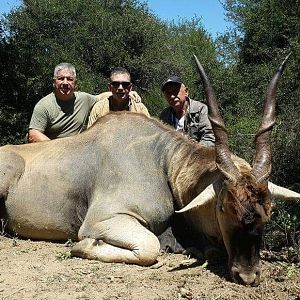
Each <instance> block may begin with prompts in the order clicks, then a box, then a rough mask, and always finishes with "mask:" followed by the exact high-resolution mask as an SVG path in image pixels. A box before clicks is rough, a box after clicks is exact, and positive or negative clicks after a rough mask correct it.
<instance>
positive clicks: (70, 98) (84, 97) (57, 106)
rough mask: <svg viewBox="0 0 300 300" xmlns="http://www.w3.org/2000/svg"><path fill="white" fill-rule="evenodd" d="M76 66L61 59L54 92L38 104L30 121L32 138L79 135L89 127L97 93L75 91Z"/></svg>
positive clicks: (37, 140)
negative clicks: (94, 94)
mask: <svg viewBox="0 0 300 300" xmlns="http://www.w3.org/2000/svg"><path fill="white" fill-rule="evenodd" d="M75 88H76V70H75V67H74V66H73V65H72V64H69V63H61V64H59V65H57V66H56V67H55V69H54V77H53V92H52V93H50V94H49V95H47V96H45V97H44V98H42V99H41V100H40V101H39V102H38V103H37V104H36V105H35V107H34V110H33V114H32V117H31V120H30V124H29V131H28V142H29V143H34V142H42V141H47V140H52V139H56V138H62V137H67V136H72V135H76V134H78V133H81V132H82V131H84V130H85V129H86V127H87V122H88V117H89V113H90V111H91V109H92V107H93V105H94V104H95V103H96V102H97V99H96V97H95V96H93V95H90V94H88V93H84V92H75Z"/></svg>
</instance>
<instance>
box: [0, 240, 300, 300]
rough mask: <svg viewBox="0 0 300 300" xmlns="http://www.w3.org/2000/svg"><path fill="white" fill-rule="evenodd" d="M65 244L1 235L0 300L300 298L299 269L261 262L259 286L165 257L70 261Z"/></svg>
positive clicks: (181, 257) (221, 267)
mask: <svg viewBox="0 0 300 300" xmlns="http://www.w3.org/2000/svg"><path fill="white" fill-rule="evenodd" d="M69 250H70V248H68V247H67V246H66V245H65V244H58V243H49V242H33V241H30V240H20V239H10V238H6V237H0V299H2V300H4V299H18V300H19V299H64V300H65V299H103V300H104V299H106V300H110V299H130V300H140V299H147V300H148V299H149V300H151V299H157V300H160V299H209V300H211V299H214V300H217V299H241V300H243V299H272V300H273V299H280V300H282V299H294V300H296V299H298V300H299V299H300V276H299V275H300V270H299V266H296V265H293V264H287V263H283V262H279V261H275V262H274V261H273V262H270V261H265V260H263V261H262V282H261V284H260V286H259V287H244V286H240V285H237V284H235V283H232V282H230V280H229V278H228V273H227V270H226V266H225V265H220V264H219V265H209V264H207V262H203V261H202V262H199V261H197V260H195V259H194V258H189V257H187V256H184V255H181V254H162V255H161V256H160V257H159V262H158V264H156V265H155V266H154V267H140V266H133V265H125V264H107V263H101V262H97V261H89V260H84V259H80V258H70V256H69Z"/></svg>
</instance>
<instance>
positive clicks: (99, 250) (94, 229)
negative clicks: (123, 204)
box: [71, 215, 160, 266]
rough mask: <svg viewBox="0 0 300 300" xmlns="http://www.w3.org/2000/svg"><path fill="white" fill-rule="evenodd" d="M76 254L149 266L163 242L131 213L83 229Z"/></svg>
mask: <svg viewBox="0 0 300 300" xmlns="http://www.w3.org/2000/svg"><path fill="white" fill-rule="evenodd" d="M79 240H80V242H78V243H77V244H76V245H75V246H74V247H73V249H72V250H71V254H72V256H78V257H82V258H87V259H95V260H99V261H103V262H117V263H128V264H137V265H142V266H149V265H152V264H154V263H155V262H156V261H157V257H158V255H159V250H160V244H159V241H158V239H157V237H156V236H155V235H154V234H153V233H152V232H151V231H149V230H148V229H147V228H145V227H144V226H143V225H141V224H140V223H139V221H138V220H137V219H135V218H134V217H132V216H129V215H116V216H114V217H112V218H110V219H107V220H104V221H101V222H98V223H96V224H94V225H93V226H91V227H90V226H87V225H86V222H84V224H83V225H82V227H81V229H80V231H79Z"/></svg>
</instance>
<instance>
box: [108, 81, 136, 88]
mask: <svg viewBox="0 0 300 300" xmlns="http://www.w3.org/2000/svg"><path fill="white" fill-rule="evenodd" d="M110 84H111V85H112V86H113V87H119V86H120V85H122V87H123V88H127V87H129V86H130V85H131V82H129V81H112V82H111V83H110Z"/></svg>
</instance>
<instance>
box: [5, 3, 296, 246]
mask: <svg viewBox="0 0 300 300" xmlns="http://www.w3.org/2000/svg"><path fill="white" fill-rule="evenodd" d="M223 3H224V7H225V9H226V12H227V17H228V19H229V20H230V21H232V22H233V23H234V24H235V27H234V29H233V30H232V31H230V32H226V33H224V34H223V35H222V36H219V37H218V38H217V39H216V40H213V39H212V38H211V37H210V36H209V35H208V33H207V32H206V31H205V29H204V28H203V26H202V24H201V19H198V18H194V19H192V20H181V21H180V22H177V23H171V24H169V23H165V22H163V21H161V20H159V19H158V18H157V17H156V16H155V15H153V14H152V13H151V12H150V11H149V8H148V6H147V4H146V3H144V2H142V1H136V0H109V1H108V0H86V1H81V0H65V1H59V0H24V1H23V3H22V5H21V6H20V7H19V8H17V9H15V10H14V11H12V12H11V13H9V14H8V15H6V16H3V17H2V19H1V20H0V54H1V61H0V70H1V74H2V80H1V82H0V124H1V127H0V136H1V142H0V143H1V144H7V143H22V142H23V139H24V136H25V133H26V129H27V125H28V123H29V118H30V115H31V112H32V109H33V106H34V105H35V103H36V102H37V101H38V100H39V99H40V98H41V97H42V96H44V95H46V94H48V93H49V92H50V91H51V89H52V82H51V78H52V72H53V69H54V66H55V65H56V64H58V63H60V62H63V61H68V62H71V63H73V64H74V65H75V66H76V68H77V71H78V79H79V89H80V90H83V91H86V92H90V93H94V94H96V93H98V92H100V91H101V92H102V91H105V90H106V85H107V80H108V76H109V73H110V70H111V69H112V68H113V67H115V66H124V67H126V68H128V69H129V70H130V72H131V73H132V77H133V81H134V83H135V88H136V89H137V91H138V92H139V93H140V94H141V95H142V97H143V102H144V103H145V104H146V106H147V107H148V108H149V111H150V113H151V114H152V115H158V114H159V112H160V111H161V109H162V108H163V107H164V106H165V102H164V100H163V99H162V95H161V92H160V85H161V82H162V81H163V79H164V78H165V77H166V76H167V75H169V74H171V73H177V74H178V75H180V76H181V77H182V78H183V79H184V80H185V81H186V82H187V83H188V85H189V87H190V92H191V95H192V97H195V98H197V99H200V100H202V99H203V91H202V89H201V88H199V82H198V80H197V79H198V76H197V73H196V70H195V66H194V63H193V61H192V54H196V55H197V56H198V57H199V59H200V61H201V62H202V63H203V64H204V67H205V69H206V71H207V73H208V75H209V77H210V79H211V81H212V83H213V85H214V87H215V91H216V93H217V96H218V98H219V100H220V105H221V110H222V113H223V115H224V117H225V120H226V124H227V128H228V131H229V134H230V144H231V147H232V149H233V150H234V152H236V153H237V154H239V155H240V156H242V157H244V158H246V159H247V160H248V161H249V162H251V160H252V157H253V149H254V147H253V139H254V135H255V130H256V128H257V127H258V125H259V122H260V118H261V111H262V102H263V101H262V100H263V97H264V92H265V90H266V87H267V84H268V82H269V80H270V78H271V77H272V75H273V74H274V71H275V70H276V67H277V66H278V65H279V63H280V62H281V61H282V60H283V58H284V57H285V56H286V55H287V54H288V53H289V52H290V51H292V56H291V58H290V60H289V62H288V65H287V68H286V71H285V73H284V76H283V78H282V80H281V82H280V86H279V92H278V107H277V120H278V122H277V125H276V126H275V128H274V130H273V161H274V164H273V172H272V180H273V181H274V182H275V183H278V184H281V185H284V186H287V187H291V188H293V189H294V190H296V191H298V192H300V157H299V153H300V142H299V128H300V118H299V117H298V115H299V112H300V87H299V83H300V80H299V78H300V64H299V61H300V1H299V0H286V1H282V0H224V1H223ZM183 5H184V4H183ZM289 216H290V219H291V220H292V221H291V222H292V223H293V224H298V225H297V226H298V227H299V222H298V221H297V220H298V219H297V218H296V221H295V215H293V214H292V215H289ZM277 217H278V218H279V219H277V220H280V218H281V219H282V218H283V217H282V214H280V213H277V215H275V218H277ZM285 219H286V221H287V222H288V220H289V217H286V218H285ZM278 222H280V221H278ZM270 226H271V227H272V224H271V225H270ZM298 227H297V228H295V229H294V230H295V231H294V232H297V233H299V228H298ZM297 230H298V231H297ZM297 238H298V239H296V240H297V241H298V243H299V235H298V236H297ZM295 243H296V242H295Z"/></svg>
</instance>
